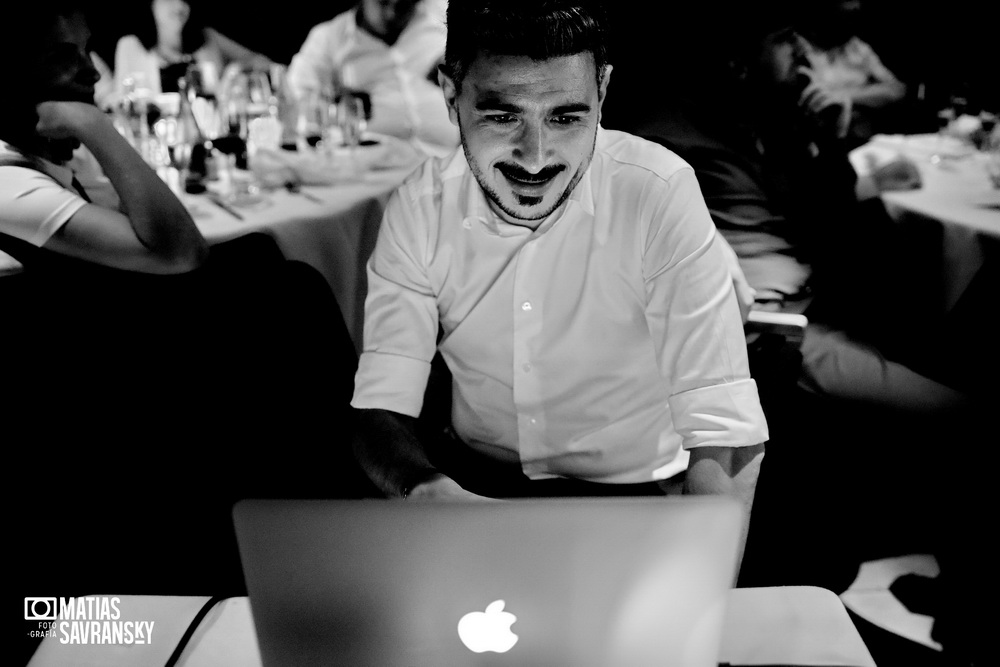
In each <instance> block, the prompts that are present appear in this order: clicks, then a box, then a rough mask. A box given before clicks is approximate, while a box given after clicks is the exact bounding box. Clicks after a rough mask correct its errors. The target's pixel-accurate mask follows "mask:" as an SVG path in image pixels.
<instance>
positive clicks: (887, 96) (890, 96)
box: [851, 38, 906, 107]
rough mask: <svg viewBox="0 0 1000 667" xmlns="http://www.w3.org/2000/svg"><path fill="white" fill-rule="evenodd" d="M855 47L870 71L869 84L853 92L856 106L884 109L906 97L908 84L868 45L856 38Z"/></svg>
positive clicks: (852, 97) (852, 99)
mask: <svg viewBox="0 0 1000 667" xmlns="http://www.w3.org/2000/svg"><path fill="white" fill-rule="evenodd" d="M853 47H854V48H855V49H856V50H857V52H858V53H859V54H860V57H861V58H862V59H863V60H864V62H865V66H866V67H867V69H868V77H869V79H868V82H867V83H866V84H865V85H863V86H860V87H859V88H856V89H855V90H853V91H852V92H851V102H852V103H853V104H855V105H856V106H865V107H884V106H887V105H889V104H892V103H894V102H898V101H900V100H902V99H903V98H904V97H906V84H905V83H903V82H902V81H900V80H899V78H898V77H897V76H896V75H895V74H893V73H892V71H890V70H889V68H888V67H886V66H885V65H884V64H882V60H881V59H880V58H879V57H878V54H876V53H875V50H874V49H872V48H871V46H869V45H868V44H866V43H865V42H863V41H861V40H860V39H857V38H855V39H854V40H853Z"/></svg>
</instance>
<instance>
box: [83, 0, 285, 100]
mask: <svg viewBox="0 0 1000 667" xmlns="http://www.w3.org/2000/svg"><path fill="white" fill-rule="evenodd" d="M202 11H203V8H202V7H200V5H199V0H152V1H151V2H149V6H148V11H145V12H144V13H143V17H142V23H141V24H140V25H138V26H136V28H137V29H136V30H135V32H134V33H133V34H128V35H125V36H124V37H122V38H121V39H119V40H118V44H117V46H116V48H115V63H114V86H113V91H114V95H115V96H117V97H118V98H120V96H122V95H124V94H125V93H126V92H127V87H128V86H127V85H126V81H129V80H130V81H131V85H133V86H134V87H135V88H136V89H144V90H146V91H148V94H149V95H157V94H159V93H170V92H177V82H178V80H179V79H180V78H181V77H183V76H184V73H185V72H186V71H187V69H188V66H189V65H191V64H196V65H198V66H199V69H200V70H201V76H202V86H203V88H204V91H205V92H207V93H214V92H215V88H216V85H217V84H218V82H219V81H220V79H221V78H222V77H223V75H224V73H225V70H226V68H227V67H229V66H230V65H234V64H236V65H245V66H248V67H253V68H255V69H261V70H264V71H267V69H268V68H269V67H270V65H271V61H270V59H269V58H267V56H264V55H262V54H260V53H256V52H255V51H252V50H250V49H248V48H246V47H245V46H243V45H241V44H238V43H237V42H235V41H233V40H232V39H230V38H229V37H226V36H225V35H224V34H222V33H221V32H219V31H218V30H216V29H214V28H212V27H209V26H207V25H205V23H204V19H203V18H202ZM114 99H115V98H112V99H111V100H107V101H104V100H101V101H99V103H101V104H102V106H110V105H111V104H113V102H114Z"/></svg>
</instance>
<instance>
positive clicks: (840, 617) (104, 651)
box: [29, 586, 875, 667]
mask: <svg viewBox="0 0 1000 667" xmlns="http://www.w3.org/2000/svg"><path fill="white" fill-rule="evenodd" d="M208 600H209V598H208V597H203V596H176V597H175V596H121V603H120V604H119V608H120V610H121V613H122V614H121V620H132V619H134V620H143V621H153V622H154V626H153V632H152V633H151V635H150V638H151V639H152V642H151V643H148V644H144V645H130V646H121V645H117V646H108V645H79V644H61V643H60V642H59V641H58V639H56V638H54V637H49V638H46V639H45V640H44V641H43V642H42V643H41V644H40V646H39V648H38V650H37V651H36V652H35V654H34V656H33V657H32V659H31V661H30V662H29V667H50V666H55V665H67V664H72V665H78V666H80V667H86V666H89V665H93V666H95V667H96V666H97V665H101V666H104V667H114V666H116V665H163V664H165V663H166V661H167V659H168V658H169V657H170V655H171V653H172V652H173V651H174V648H175V647H176V645H177V642H178V641H179V639H180V638H181V636H182V635H183V634H184V631H185V629H186V628H187V627H188V625H189V624H190V623H191V621H192V620H193V619H194V618H195V616H196V614H197V613H198V610H199V609H200V608H201V607H202V605H204V604H205V603H206V602H207V601H208ZM719 662H720V663H721V664H729V665H778V664H781V665H817V666H820V665H822V666H825V667H833V666H835V665H841V666H843V667H874V665H875V662H874V661H873V660H872V657H871V654H870V653H869V652H868V649H867V647H865V645H864V642H863V641H862V640H861V637H860V636H859V635H858V632H857V630H856V629H855V627H854V624H853V623H852V622H851V619H850V617H849V616H848V614H847V611H846V610H845V608H844V606H843V604H842V603H841V602H840V600H839V598H838V597H837V596H836V595H835V594H834V593H832V592H831V591H828V590H825V589H822V588H816V587H812V586H779V587H768V588H740V589H734V590H732V591H730V597H729V604H728V607H727V615H726V622H725V629H724V631H723V639H722V644H721V647H720V653H719ZM177 665H178V666H182V667H258V666H260V665H261V661H260V654H259V652H258V650H257V638H256V633H255V632H254V627H253V616H252V612H251V608H250V603H249V600H248V599H247V598H246V597H238V598H229V599H226V600H223V601H221V602H219V603H218V604H216V605H215V606H214V607H212V609H211V610H210V611H209V612H208V614H206V615H205V617H204V619H203V620H202V621H201V622H200V623H199V624H198V626H197V629H196V630H195V632H194V633H193V634H192V636H191V640H190V641H189V643H188V644H187V646H186V647H185V649H184V651H183V652H182V653H181V655H180V659H179V660H178V661H177Z"/></svg>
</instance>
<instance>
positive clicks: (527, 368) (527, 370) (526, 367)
mask: <svg viewBox="0 0 1000 667" xmlns="http://www.w3.org/2000/svg"><path fill="white" fill-rule="evenodd" d="M521 370H523V371H524V372H525V373H530V372H531V364H524V365H523V366H521Z"/></svg>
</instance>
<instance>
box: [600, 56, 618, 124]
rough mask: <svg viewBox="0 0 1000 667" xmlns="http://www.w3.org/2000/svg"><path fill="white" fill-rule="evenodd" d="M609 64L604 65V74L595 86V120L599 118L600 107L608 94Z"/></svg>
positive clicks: (610, 67)
mask: <svg viewBox="0 0 1000 667" xmlns="http://www.w3.org/2000/svg"><path fill="white" fill-rule="evenodd" d="M613 69H614V68H613V67H612V66H611V65H605V66H604V75H603V76H601V83H600V85H599V86H598V87H597V121H598V122H600V120H601V109H602V108H603V107H604V100H605V98H607V95H608V82H609V81H610V80H611V70H613Z"/></svg>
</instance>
